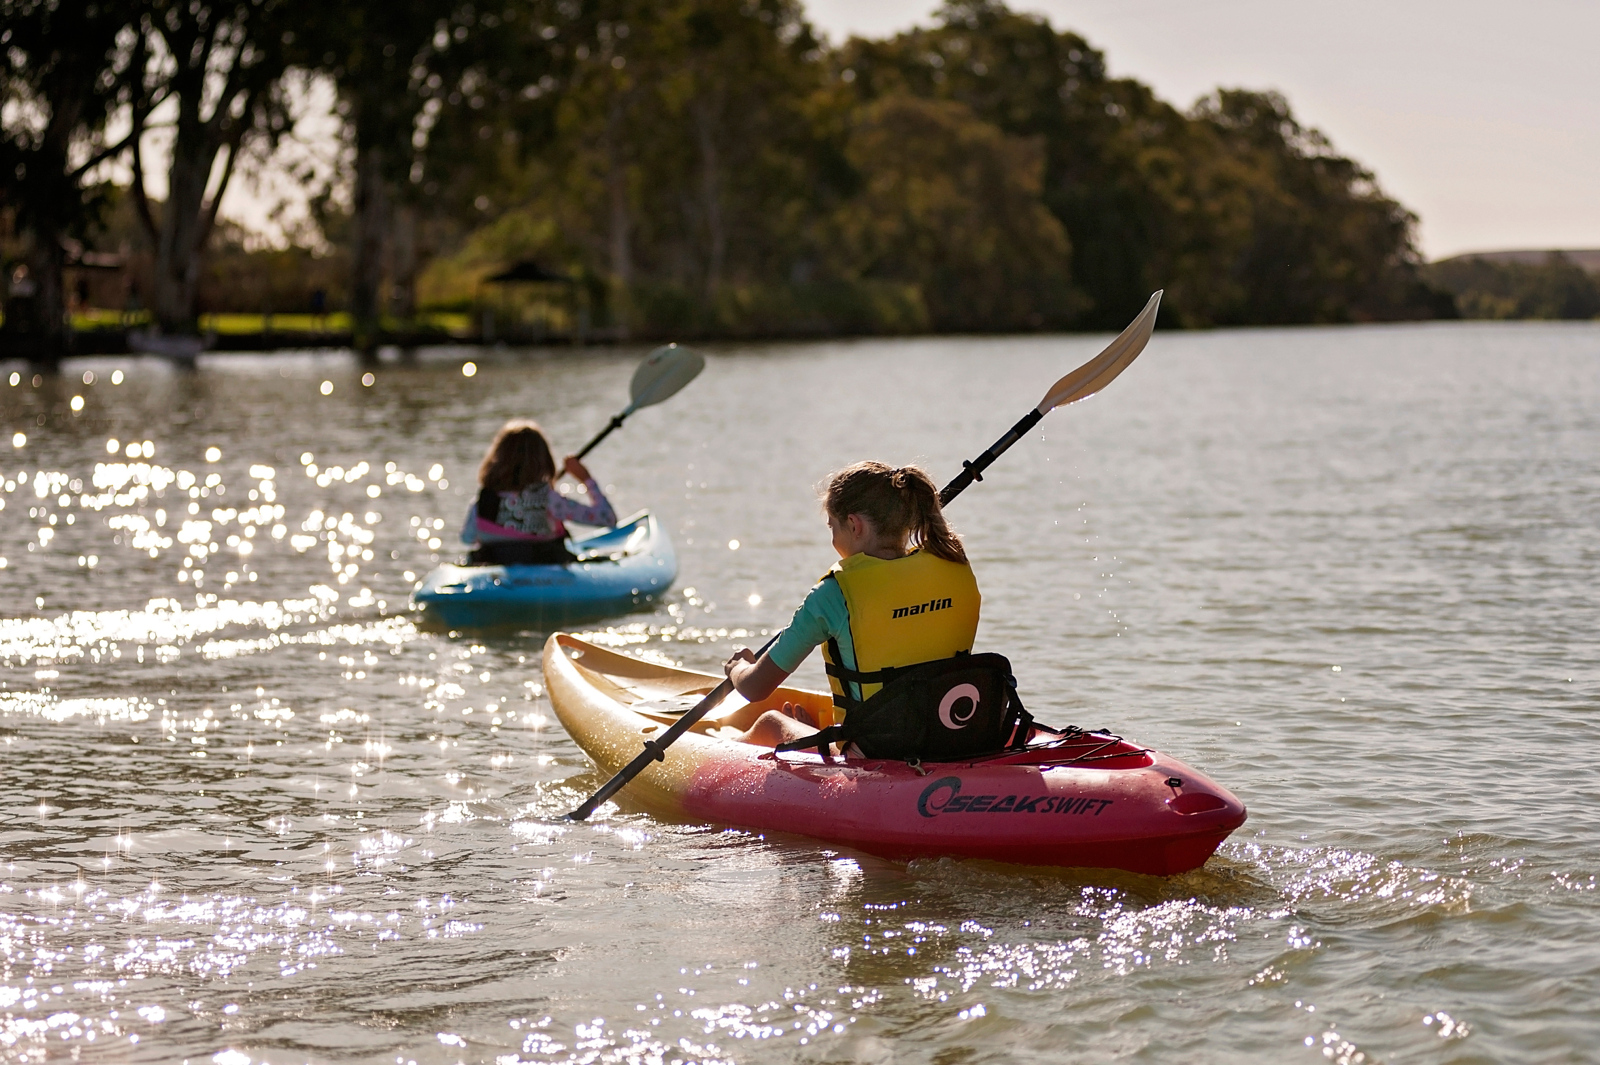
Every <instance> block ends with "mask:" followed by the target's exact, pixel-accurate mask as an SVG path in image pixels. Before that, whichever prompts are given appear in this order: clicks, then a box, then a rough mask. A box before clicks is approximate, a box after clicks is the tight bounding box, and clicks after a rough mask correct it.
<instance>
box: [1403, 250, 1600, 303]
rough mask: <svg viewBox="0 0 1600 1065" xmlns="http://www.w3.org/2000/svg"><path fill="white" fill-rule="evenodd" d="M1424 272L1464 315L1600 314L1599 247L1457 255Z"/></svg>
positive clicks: (1440, 261) (1432, 265)
mask: <svg viewBox="0 0 1600 1065" xmlns="http://www.w3.org/2000/svg"><path fill="white" fill-rule="evenodd" d="M1422 274H1423V277H1424V278H1425V279H1426V280H1427V282H1428V283H1429V284H1430V285H1433V286H1434V287H1435V288H1438V289H1443V290H1444V291H1445V292H1448V293H1449V294H1450V295H1451V297H1452V298H1453V299H1454V301H1455V307H1456V313H1457V314H1459V315H1460V316H1461V317H1463V318H1501V319H1507V318H1545V319H1551V318H1566V319H1582V318H1597V317H1600V250H1593V251H1563V252H1561V253H1560V254H1559V255H1556V254H1554V253H1552V252H1548V251H1491V252H1480V253H1477V254H1471V255H1454V256H1451V257H1450V258H1448V259H1441V260H1439V261H1438V262H1434V263H1429V264H1428V265H1427V266H1426V267H1424V268H1423V271H1422Z"/></svg>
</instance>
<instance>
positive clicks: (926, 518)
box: [892, 466, 967, 565]
mask: <svg viewBox="0 0 1600 1065" xmlns="http://www.w3.org/2000/svg"><path fill="white" fill-rule="evenodd" d="M892 481H893V483H894V484H895V487H897V488H899V489H900V490H901V491H902V492H904V493H905V494H906V498H907V502H908V503H909V504H910V508H909V509H910V510H911V515H910V516H911V522H910V526H911V528H910V533H911V545H912V546H913V547H921V548H922V549H923V550H924V551H927V552H928V553H929V554H932V555H935V556H937V557H939V558H942V559H944V560H945V561H946V562H960V563H962V564H963V565H964V564H965V563H966V561H967V552H966V549H965V548H964V547H962V546H961V538H960V537H958V536H957V535H956V534H955V530H953V529H951V528H950V524H949V522H947V521H945V520H944V508H943V507H941V506H940V505H939V489H938V488H936V487H934V484H933V480H932V479H931V478H929V476H928V475H927V474H926V473H925V472H923V470H922V468H921V467H919V466H902V467H900V468H899V469H897V470H895V471H894V473H893V475H892Z"/></svg>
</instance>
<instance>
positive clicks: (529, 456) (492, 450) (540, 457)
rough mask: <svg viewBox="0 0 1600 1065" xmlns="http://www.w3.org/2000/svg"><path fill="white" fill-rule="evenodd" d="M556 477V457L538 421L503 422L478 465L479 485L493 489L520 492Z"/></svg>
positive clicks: (550, 481) (552, 480)
mask: <svg viewBox="0 0 1600 1065" xmlns="http://www.w3.org/2000/svg"><path fill="white" fill-rule="evenodd" d="M555 479H556V460H555V458H554V456H552V455H551V454H550V441H548V440H546V439H545V437H544V430H543V429H540V428H539V423H538V422H531V421H527V420H513V421H509V422H506V423H505V424H504V425H502V426H501V427H500V431H499V432H498V433H495V434H494V441H493V442H492V443H490V445H489V450H488V451H487V452H485V453H484V456H483V461H482V462H481V463H479V464H478V485H479V487H481V488H487V489H490V490H491V491H495V492H520V491H521V490H522V489H524V488H526V487H528V486H529V485H533V484H553V483H554V482H555Z"/></svg>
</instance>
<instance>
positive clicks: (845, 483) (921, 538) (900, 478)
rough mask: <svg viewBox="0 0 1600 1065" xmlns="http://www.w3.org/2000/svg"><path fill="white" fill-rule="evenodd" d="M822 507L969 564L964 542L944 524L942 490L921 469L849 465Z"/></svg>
mask: <svg viewBox="0 0 1600 1065" xmlns="http://www.w3.org/2000/svg"><path fill="white" fill-rule="evenodd" d="M822 503H823V506H825V507H827V509H828V513H829V514H831V515H833V517H834V519H835V520H838V521H843V520H845V518H847V517H848V516H849V515H851V514H860V515H862V516H863V517H865V518H866V519H867V520H868V521H870V522H872V525H873V527H874V528H876V529H877V530H878V533H879V534H880V535H882V536H886V537H889V538H890V539H894V538H896V537H898V538H899V539H900V540H901V541H902V542H908V543H909V546H910V547H912V548H918V547H920V548H922V549H923V550H925V551H928V552H929V553H930V554H933V555H936V556H938V557H939V558H942V559H944V560H945V561H946V562H961V563H965V562H966V561H967V552H966V550H965V549H964V548H962V546H961V538H960V537H958V536H957V535H956V534H955V532H954V531H953V530H952V529H951V528H950V526H949V525H948V524H946V523H945V520H944V510H943V509H942V508H941V507H940V506H939V490H938V489H937V488H935V487H934V486H933V481H932V480H931V479H929V477H928V475H927V474H926V473H925V472H923V470H922V468H921V467H920V466H885V465H884V464H883V463H881V462H870V461H869V462H858V463H856V464H855V465H854V466H846V467H845V468H844V469H842V470H840V471H839V472H838V473H835V474H834V475H833V476H832V477H830V478H829V479H828V487H827V490H826V491H824V492H823V494H822Z"/></svg>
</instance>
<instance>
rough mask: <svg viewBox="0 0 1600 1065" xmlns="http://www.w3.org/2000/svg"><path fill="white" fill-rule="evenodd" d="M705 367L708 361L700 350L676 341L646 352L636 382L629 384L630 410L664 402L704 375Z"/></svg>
mask: <svg viewBox="0 0 1600 1065" xmlns="http://www.w3.org/2000/svg"><path fill="white" fill-rule="evenodd" d="M705 368H706V360H705V359H703V358H701V356H700V353H699V352H697V351H691V350H690V349H688V348H680V347H679V346H678V345H676V344H668V345H666V346H665V347H660V348H657V349H656V350H654V351H652V352H651V353H650V354H649V355H646V356H645V359H644V362H642V363H640V364H639V368H638V369H637V370H635V371H634V372H633V382H632V383H631V384H630V385H629V386H628V393H629V395H630V396H631V397H632V399H633V403H632V404H631V405H630V406H629V408H628V409H629V410H638V409H639V408H640V407H649V406H652V405H654V404H656V403H660V402H661V401H662V400H664V399H667V398H669V397H670V396H673V395H675V394H676V393H677V391H678V390H679V389H680V388H682V387H683V386H684V385H686V384H688V383H689V382H690V381H693V380H694V379H695V378H696V377H698V376H700V371H701V370H703V369H705Z"/></svg>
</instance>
